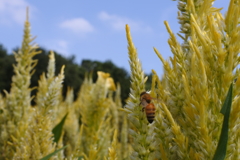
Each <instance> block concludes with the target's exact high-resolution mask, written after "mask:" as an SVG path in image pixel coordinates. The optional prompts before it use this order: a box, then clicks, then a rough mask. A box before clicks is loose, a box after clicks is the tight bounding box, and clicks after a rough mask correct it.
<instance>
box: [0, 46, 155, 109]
mask: <svg viewBox="0 0 240 160" xmlns="http://www.w3.org/2000/svg"><path fill="white" fill-rule="evenodd" d="M17 50H18V49H17V48H16V49H14V51H15V52H17ZM38 50H40V51H41V54H37V55H36V56H35V57H34V59H37V60H38V63H37V65H36V66H35V72H34V74H33V75H32V78H31V86H30V87H35V86H38V80H39V78H40V76H41V75H42V73H43V72H46V70H47V65H48V60H49V58H48V55H49V52H50V51H49V50H47V49H45V48H42V47H40V48H39V49H38ZM54 53H55V59H56V74H57V73H59V71H60V68H61V66H62V65H65V79H64V82H63V91H62V94H63V96H65V95H66V92H67V88H68V87H71V88H73V90H74V96H75V98H76V97H77V94H78V91H79V89H80V87H81V84H82V83H83V80H84V77H85V76H86V75H89V74H91V75H92V79H93V82H95V81H96V79H97V71H103V72H107V73H110V75H111V77H112V78H113V79H114V82H115V83H119V84H120V85H121V99H122V103H123V104H125V100H126V99H127V98H128V94H129V88H130V75H129V73H128V72H127V71H126V70H125V69H124V68H120V67H117V66H116V65H115V64H114V63H112V62H111V61H110V60H107V61H105V62H100V61H92V60H86V59H84V60H82V62H81V63H80V64H77V63H76V62H75V57H74V56H71V57H68V58H66V57H64V56H62V55H61V54H59V53H57V52H55V51H54ZM14 63H16V62H15V59H14V55H13V54H10V53H7V50H6V49H5V48H4V46H3V45H1V44H0V91H1V93H2V94H3V95H4V90H7V91H8V92H9V90H10V87H11V81H12V76H13V74H14V73H13V64H14ZM148 77H149V78H148V81H147V85H146V86H149V87H148V89H150V84H151V75H148ZM36 92H37V90H33V91H32V95H35V94H36ZM33 103H34V101H33Z"/></svg>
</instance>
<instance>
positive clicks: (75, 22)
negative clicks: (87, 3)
mask: <svg viewBox="0 0 240 160" xmlns="http://www.w3.org/2000/svg"><path fill="white" fill-rule="evenodd" d="M60 27H61V28H65V29H68V30H70V31H72V32H74V33H80V34H84V33H89V32H93V31H94V27H93V26H92V25H91V24H90V23H89V22H88V21H87V20H85V19H83V18H74V19H70V20H66V21H64V22H62V23H61V24H60Z"/></svg>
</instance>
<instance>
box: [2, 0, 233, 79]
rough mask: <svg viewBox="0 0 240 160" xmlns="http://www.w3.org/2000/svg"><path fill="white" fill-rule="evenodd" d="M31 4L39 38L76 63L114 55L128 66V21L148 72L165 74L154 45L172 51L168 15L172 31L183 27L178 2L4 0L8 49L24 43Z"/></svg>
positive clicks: (222, 1) (222, 3)
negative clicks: (168, 30)
mask: <svg viewBox="0 0 240 160" xmlns="http://www.w3.org/2000/svg"><path fill="white" fill-rule="evenodd" d="M229 1H230V0H216V1H215V3H214V6H215V7H218V8H220V7H223V8H224V9H223V11H222V12H223V13H225V12H226V9H227V7H228V3H229ZM27 6H28V7H29V10H30V11H29V12H30V13H29V17H30V18H29V20H30V23H31V33H32V35H33V36H37V38H36V39H35V42H36V43H37V44H38V45H39V46H41V47H44V48H45V49H47V50H55V51H57V52H58V53H60V54H62V55H63V56H65V57H69V56H71V55H75V57H76V59H75V61H76V63H78V64H79V63H81V61H82V60H83V59H91V60H98V61H106V60H111V61H112V62H113V63H114V64H116V65H117V66H118V67H123V68H125V69H126V70H127V71H130V68H129V64H128V51H127V40H126V33H125V24H129V26H130V28H131V34H132V38H133V42H134V44H135V46H136V48H137V50H138V55H139V58H140V60H141V62H142V66H143V69H144V71H145V72H146V73H150V72H151V69H154V70H156V71H157V73H158V74H159V76H161V75H162V73H163V69H162V64H161V62H160V60H159V59H158V57H157V56H156V54H155V53H154V51H153V47H156V48H157V49H158V50H159V52H160V53H161V54H162V55H163V57H164V58H165V59H168V57H169V56H171V51H170V48H169V46H168V43H167V40H168V38H169V35H168V33H167V31H166V29H165V26H164V24H163V22H164V21H165V20H167V21H168V23H169V25H170V27H171V28H172V30H173V32H174V33H177V32H178V31H179V25H178V20H177V18H176V17H177V11H178V10H177V1H171V0H152V1H146V0H145V1H137V0H119V1H106V0H97V1H90V0H69V1H67V0H49V1H44V0H0V35H1V36H0V44H3V45H4V46H5V47H6V49H7V50H8V53H11V52H12V50H13V49H14V48H16V47H20V46H21V42H22V35H23V26H24V21H25V19H26V7H27Z"/></svg>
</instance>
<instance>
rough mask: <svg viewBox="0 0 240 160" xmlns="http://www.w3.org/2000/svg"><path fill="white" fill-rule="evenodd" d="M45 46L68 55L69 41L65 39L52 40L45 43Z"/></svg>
mask: <svg viewBox="0 0 240 160" xmlns="http://www.w3.org/2000/svg"><path fill="white" fill-rule="evenodd" d="M46 47H47V48H50V49H52V50H54V51H56V52H58V53H59V54H62V55H63V56H69V43H68V42H67V41H66V40H61V39H58V40H53V41H50V42H48V43H47V44H46Z"/></svg>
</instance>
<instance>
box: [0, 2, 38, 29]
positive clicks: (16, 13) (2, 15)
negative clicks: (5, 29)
mask: <svg viewBox="0 0 240 160" xmlns="http://www.w3.org/2000/svg"><path fill="white" fill-rule="evenodd" d="M27 7H29V8H30V10H32V9H33V8H34V7H33V6H31V5H30V4H29V3H28V2H26V1H25V0H0V23H2V24H7V25H9V24H12V23H17V24H21V25H22V24H23V23H24V21H25V20H26V8H27Z"/></svg>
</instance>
